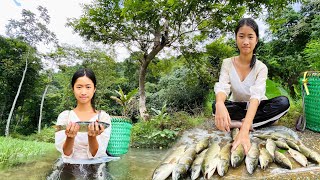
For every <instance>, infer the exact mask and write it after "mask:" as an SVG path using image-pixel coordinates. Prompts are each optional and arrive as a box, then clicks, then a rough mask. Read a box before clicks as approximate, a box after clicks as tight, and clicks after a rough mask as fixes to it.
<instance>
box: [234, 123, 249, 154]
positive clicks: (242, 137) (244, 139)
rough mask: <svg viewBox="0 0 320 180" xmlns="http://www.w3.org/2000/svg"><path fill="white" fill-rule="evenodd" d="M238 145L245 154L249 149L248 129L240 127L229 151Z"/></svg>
mask: <svg viewBox="0 0 320 180" xmlns="http://www.w3.org/2000/svg"><path fill="white" fill-rule="evenodd" d="M239 145H242V146H243V149H244V153H245V154H246V155H247V154H248V152H249V149H250V148H251V143H250V138H249V130H245V129H240V131H239V133H238V135H237V136H236V138H235V139H234V141H233V143H232V149H231V151H233V150H235V149H236V148H237V147H238V146H239Z"/></svg>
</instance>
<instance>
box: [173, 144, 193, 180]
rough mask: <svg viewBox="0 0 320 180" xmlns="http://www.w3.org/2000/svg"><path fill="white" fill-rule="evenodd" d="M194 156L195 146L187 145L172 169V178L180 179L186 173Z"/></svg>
mask: <svg viewBox="0 0 320 180" xmlns="http://www.w3.org/2000/svg"><path fill="white" fill-rule="evenodd" d="M195 156H196V149H195V146H192V147H189V148H188V149H187V150H186V151H185V152H184V153H183V155H182V156H181V158H180V159H179V161H178V163H177V165H176V166H175V168H174V169H173V171H172V179H175V180H177V179H180V178H182V177H184V176H185V175H186V174H187V171H188V170H189V168H190V166H191V164H192V162H193V160H194V158H195Z"/></svg>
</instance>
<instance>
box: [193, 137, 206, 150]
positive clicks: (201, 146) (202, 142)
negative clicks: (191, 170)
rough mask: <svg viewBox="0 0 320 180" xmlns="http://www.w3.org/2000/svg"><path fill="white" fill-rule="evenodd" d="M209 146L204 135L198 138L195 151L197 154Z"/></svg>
mask: <svg viewBox="0 0 320 180" xmlns="http://www.w3.org/2000/svg"><path fill="white" fill-rule="evenodd" d="M208 146H209V138H208V137H205V138H203V139H202V140H200V141H199V142H198V143H197V145H196V152H197V154H198V153H200V152H201V151H202V150H204V149H206V148H207V147H208Z"/></svg>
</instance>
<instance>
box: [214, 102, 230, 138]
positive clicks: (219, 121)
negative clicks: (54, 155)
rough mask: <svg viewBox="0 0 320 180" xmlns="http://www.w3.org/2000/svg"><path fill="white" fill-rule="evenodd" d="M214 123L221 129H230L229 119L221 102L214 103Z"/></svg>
mask: <svg viewBox="0 0 320 180" xmlns="http://www.w3.org/2000/svg"><path fill="white" fill-rule="evenodd" d="M214 120H215V125H216V127H217V128H218V129H219V130H221V131H227V132H229V131H230V124H231V119H230V115H229V112H228V110H227V108H226V105H225V104H224V103H223V102H217V103H216V113H215V119H214Z"/></svg>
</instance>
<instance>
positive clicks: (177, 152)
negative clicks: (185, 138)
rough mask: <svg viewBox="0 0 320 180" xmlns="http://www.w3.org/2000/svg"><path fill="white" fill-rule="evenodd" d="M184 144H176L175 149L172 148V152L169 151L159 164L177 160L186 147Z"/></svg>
mask: <svg viewBox="0 0 320 180" xmlns="http://www.w3.org/2000/svg"><path fill="white" fill-rule="evenodd" d="M186 147H187V146H186V145H180V146H178V147H177V148H176V149H175V150H173V152H172V153H170V154H169V155H168V156H167V157H166V158H165V159H164V160H163V161H162V163H161V164H164V163H177V162H178V160H179V159H180V157H181V155H182V154H183V153H184V151H185V149H186Z"/></svg>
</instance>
